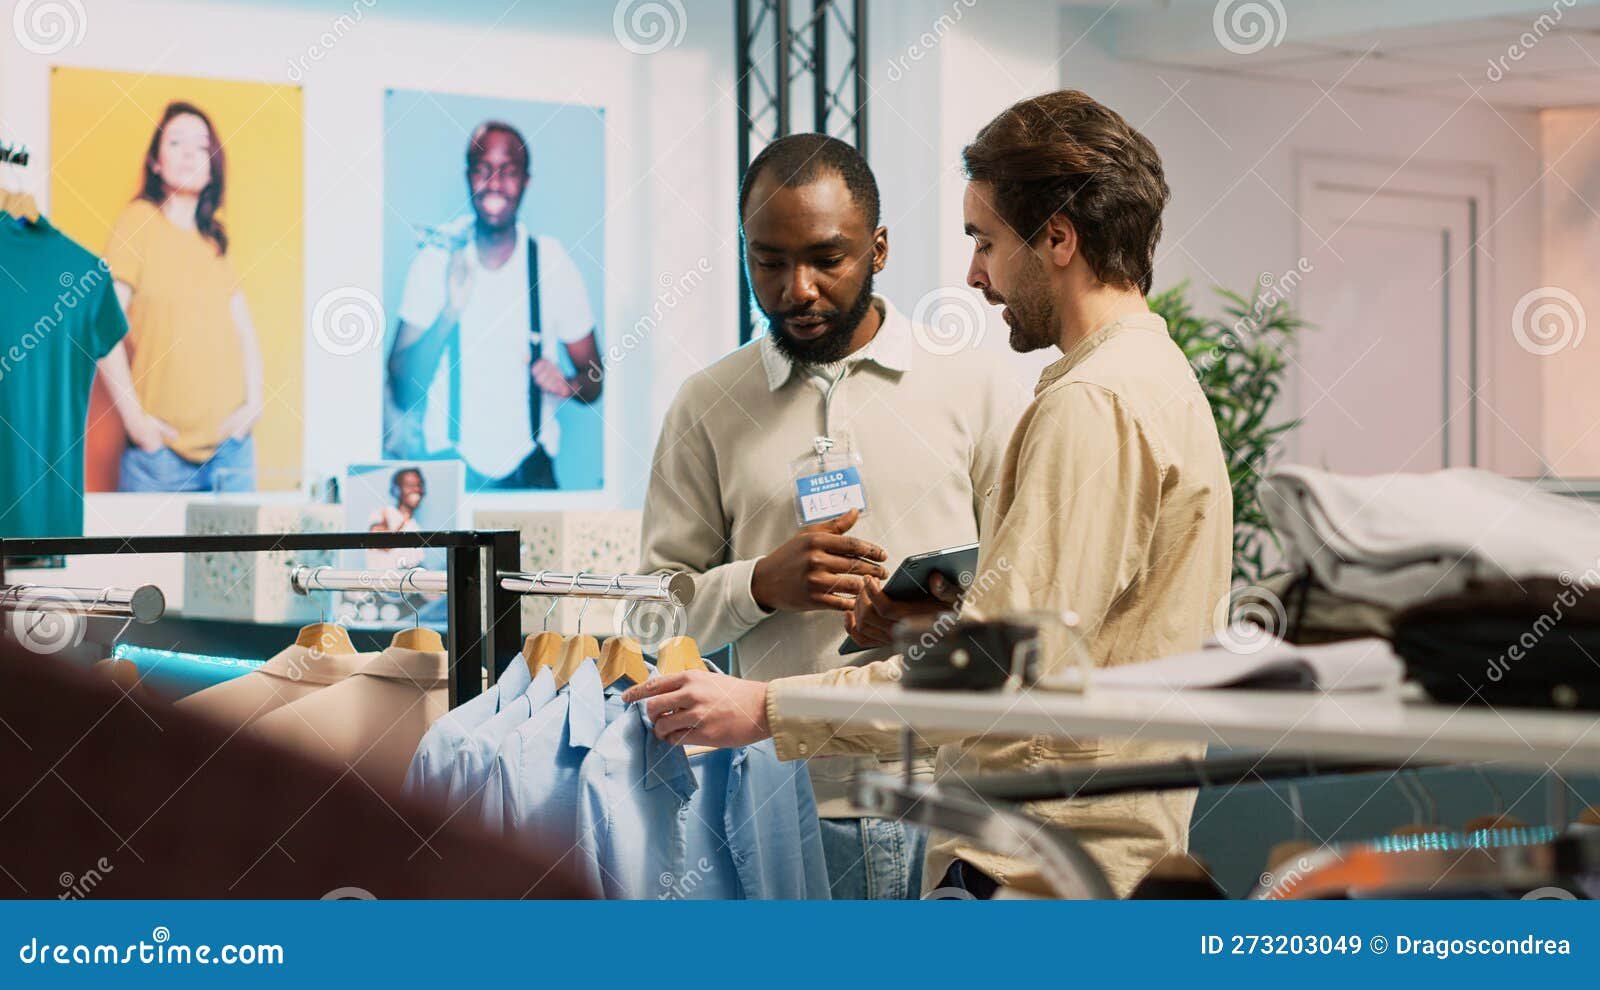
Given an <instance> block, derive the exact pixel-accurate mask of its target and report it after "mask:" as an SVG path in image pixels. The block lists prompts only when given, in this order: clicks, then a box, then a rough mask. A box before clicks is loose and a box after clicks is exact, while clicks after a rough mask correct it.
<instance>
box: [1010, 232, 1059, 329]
mask: <svg viewBox="0 0 1600 990" xmlns="http://www.w3.org/2000/svg"><path fill="white" fill-rule="evenodd" d="M1029 258H1030V259H1031V260H1029V261H1028V262H1025V263H1024V267H1023V271H1022V272H1021V273H1019V274H1020V276H1021V277H1020V279H1019V282H1018V285H1017V288H1016V289H1015V290H1014V291H1012V293H1011V295H1010V296H1008V297H1007V298H1006V308H1008V309H1010V310H1011V319H1012V320H1013V321H1014V322H1013V323H1012V324H1011V326H1010V328H1009V329H1010V330H1011V341H1010V343H1011V349H1012V350H1013V351H1016V352H1017V353H1018V354H1027V353H1029V352H1031V351H1038V350H1043V349H1044V348H1046V347H1050V346H1053V345H1054V344H1055V343H1056V322H1057V321H1056V307H1055V300H1053V299H1052V298H1051V297H1050V283H1049V280H1048V279H1047V278H1046V276H1045V272H1044V263H1043V262H1041V261H1039V260H1038V258H1037V257H1035V256H1034V255H1033V254H1032V253H1031V252H1030V253H1029Z"/></svg>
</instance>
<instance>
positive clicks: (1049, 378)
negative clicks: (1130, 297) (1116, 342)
mask: <svg viewBox="0 0 1600 990" xmlns="http://www.w3.org/2000/svg"><path fill="white" fill-rule="evenodd" d="M1128 330H1154V331H1157V332H1159V333H1161V334H1165V333H1166V332H1167V321H1166V320H1164V319H1162V318H1161V316H1160V314H1158V313H1136V314H1134V315H1132V316H1124V317H1122V318H1121V319H1117V320H1113V321H1111V322H1110V323H1107V324H1106V325H1105V326H1103V327H1101V328H1100V329H1098V330H1096V331H1095V332H1093V333H1091V334H1090V335H1089V336H1087V337H1085V338H1083V339H1082V340H1080V341H1078V342H1077V343H1076V344H1074V345H1073V347H1072V349H1071V350H1070V351H1068V352H1067V353H1066V354H1065V355H1063V356H1062V357H1061V359H1060V360H1059V361H1057V362H1055V363H1054V364H1052V365H1050V366H1049V367H1048V368H1045V369H1044V371H1042V372H1040V373H1039V384H1037V385H1035V386H1034V387H1033V394H1034V395H1038V394H1039V393H1040V392H1043V391H1044V390H1045V389H1046V388H1048V387H1050V386H1051V385H1053V384H1054V383H1055V382H1056V381H1058V380H1060V379H1061V378H1063V377H1064V376H1065V375H1066V374H1067V372H1069V371H1071V370H1072V369H1073V368H1076V367H1077V366H1078V365H1080V364H1082V363H1083V362H1084V361H1085V360H1086V359H1087V358H1088V357H1089V355H1090V354H1093V353H1094V352H1095V351H1097V350H1099V349H1100V345H1102V344H1104V343H1105V342H1106V341H1108V340H1110V339H1111V338H1112V337H1115V336H1117V335H1118V334H1121V333H1124V332H1125V331H1128Z"/></svg>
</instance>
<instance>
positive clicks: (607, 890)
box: [578, 704, 829, 900]
mask: <svg viewBox="0 0 1600 990" xmlns="http://www.w3.org/2000/svg"><path fill="white" fill-rule="evenodd" d="M578 843H579V852H580V856H579V858H578V866H579V868H580V870H582V871H584V872H586V873H587V874H588V875H589V879H590V881H591V882H592V883H593V884H594V885H595V886H596V888H598V889H599V890H601V891H602V892H603V893H604V895H605V896H606V897H608V898H627V899H648V898H661V899H677V898H682V899H692V900H705V899H718V898H735V899H737V898H744V899H750V900H790V899H803V898H809V899H816V900H826V899H828V896H829V895H828V871H827V866H826V864H825V863H824V861H823V854H822V832H821V829H820V827H819V825H818V823H817V803H816V799H815V797H814V796H813V795H812V792H811V776H810V774H809V773H807V771H806V767H805V763H804V762H803V761H798V760H797V761H795V762H792V763H784V762H782V761H780V760H779V759H778V754H777V751H776V750H774V749H773V746H772V741H771V740H765V741H763V742H760V743H757V744H756V745H754V746H744V747H741V748H736V749H727V750H716V751H713V752H711V753H708V754H705V755H702V756H697V757H695V758H694V759H690V758H689V756H688V754H687V753H685V751H684V748H683V747H682V746H674V745H671V744H669V743H666V742H663V741H662V740H660V739H657V738H656V735H655V731H654V729H653V727H652V726H651V724H650V721H649V719H647V718H646V717H645V714H644V707H643V705H641V704H633V705H629V706H628V709H627V710H626V711H625V712H623V714H622V715H621V716H619V717H618V718H617V719H616V720H615V721H613V722H612V723H611V725H610V726H608V727H607V728H606V730H605V731H604V732H602V733H601V734H600V738H599V739H598V740H596V742H595V745H594V748H593V749H591V750H590V752H589V756H588V757H587V758H586V759H585V760H584V761H583V768H582V771H581V772H580V774H579V795H578Z"/></svg>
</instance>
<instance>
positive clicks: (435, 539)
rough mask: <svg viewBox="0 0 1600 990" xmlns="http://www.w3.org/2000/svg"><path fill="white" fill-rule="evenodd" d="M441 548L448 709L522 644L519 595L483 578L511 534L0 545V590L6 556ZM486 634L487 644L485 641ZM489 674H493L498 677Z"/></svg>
mask: <svg viewBox="0 0 1600 990" xmlns="http://www.w3.org/2000/svg"><path fill="white" fill-rule="evenodd" d="M406 549H425V550H444V551H445V561H446V570H445V571H444V575H445V578H444V585H443V587H442V588H441V589H439V590H441V591H442V592H443V593H444V594H445V595H447V596H448V601H447V605H446V610H447V611H446V614H447V620H446V622H447V629H446V636H445V646H446V649H447V650H448V651H449V654H450V705H451V706H452V707H454V706H456V705H458V704H460V703H461V702H463V701H465V700H467V699H468V698H472V697H475V696H476V695H478V694H479V693H481V692H482V690H483V672H484V669H485V660H486V659H490V658H495V659H492V660H491V662H490V664H489V666H491V667H496V666H502V665H503V663H504V662H505V660H506V658H508V657H510V656H511V655H512V654H514V653H516V651H517V649H518V647H519V646H520V645H521V642H522V637H521V629H520V628H519V625H518V623H517V622H516V621H514V620H515V613H516V609H517V607H518V603H519V602H520V600H521V599H520V597H519V596H518V595H516V594H515V593H513V592H511V591H507V590H505V589H503V588H502V587H501V586H500V582H498V581H492V582H491V581H488V580H487V579H486V576H487V575H489V574H497V573H500V572H515V571H516V568H517V567H518V565H519V563H520V554H521V550H520V538H519V536H518V534H517V533H516V532H515V531H513V530H440V531H434V532H416V533H370V532H364V533H242V534H236V535H204V536H190V535H183V536H130V537H121V536H78V537H42V538H31V537H30V538H21V539H0V586H3V585H4V584H5V566H6V562H7V559H8V558H30V559H31V558H39V557H69V556H98V555H115V556H120V555H125V554H158V553H251V552H257V553H264V552H268V551H274V550H289V551H295V550H406ZM486 635H487V636H488V637H489V638H490V640H491V641H490V642H489V643H487V644H486V643H485V637H486ZM498 674H499V671H498V670H495V671H494V675H495V676H498Z"/></svg>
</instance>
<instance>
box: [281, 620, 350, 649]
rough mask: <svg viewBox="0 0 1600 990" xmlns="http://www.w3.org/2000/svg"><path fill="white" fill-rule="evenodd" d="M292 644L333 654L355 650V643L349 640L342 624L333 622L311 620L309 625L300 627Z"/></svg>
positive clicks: (348, 635)
mask: <svg viewBox="0 0 1600 990" xmlns="http://www.w3.org/2000/svg"><path fill="white" fill-rule="evenodd" d="M294 645H296V646H303V647H305V648H306V649H308V650H320V651H322V652H323V653H326V654H329V655H334V656H347V655H349V654H351V653H355V652H356V645H355V644H354V643H352V642H350V634H349V633H348V632H346V631H345V628H344V626H341V625H338V624H337V623H333V622H313V623H311V625H309V626H301V627H300V635H298V636H296V637H295V639H294Z"/></svg>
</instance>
